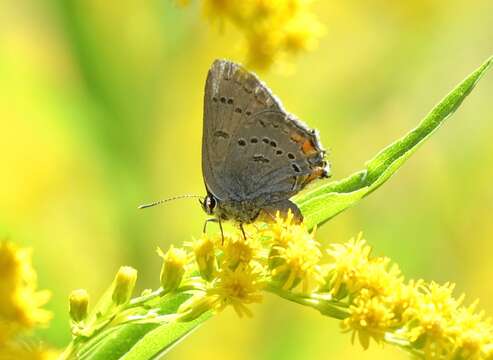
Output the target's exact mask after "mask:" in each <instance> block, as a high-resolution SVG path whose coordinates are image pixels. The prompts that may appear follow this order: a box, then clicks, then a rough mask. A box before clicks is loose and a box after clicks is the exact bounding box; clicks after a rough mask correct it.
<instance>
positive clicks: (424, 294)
mask: <svg viewBox="0 0 493 360" xmlns="http://www.w3.org/2000/svg"><path fill="white" fill-rule="evenodd" d="M245 229H246V238H244V237H243V234H242V232H241V231H240V230H234V229H232V230H229V231H228V232H225V233H224V237H223V236H221V234H217V235H212V236H211V235H206V234H204V235H203V236H202V237H201V238H200V239H198V240H196V241H195V242H193V243H191V244H187V245H186V246H185V247H184V248H183V249H179V251H180V253H181V255H180V257H179V258H180V259H182V262H181V264H182V267H181V269H180V270H178V269H177V270H176V274H175V273H173V274H170V275H169V281H170V282H172V283H173V285H174V286H173V288H174V289H175V291H180V289H183V291H185V292H188V293H189V294H190V295H191V297H190V298H189V300H188V301H186V302H185V303H183V304H182V306H181V307H180V308H179V310H178V315H177V318H178V320H181V321H189V320H192V319H195V318H197V317H198V316H200V315H201V314H203V313H204V312H206V311H211V310H212V311H221V310H223V309H224V308H226V307H228V306H231V307H232V308H233V309H234V310H235V311H236V313H237V314H238V315H239V316H240V317H241V316H244V315H246V316H251V315H252V312H251V310H250V308H249V305H250V304H252V303H258V302H261V301H262V292H263V291H270V292H273V293H275V294H277V295H279V296H282V297H284V298H286V299H288V300H290V301H294V302H297V303H300V304H303V305H306V306H310V307H313V308H315V309H317V310H319V311H320V312H321V313H322V314H324V315H327V316H331V317H335V318H338V319H341V327H342V331H343V332H349V333H351V334H352V338H353V341H354V340H355V339H358V340H359V342H360V343H361V345H362V346H363V347H364V348H365V349H366V348H368V346H369V345H370V341H371V339H373V340H374V341H375V342H377V343H390V344H394V345H397V346H399V347H402V348H403V349H405V350H408V351H410V352H412V353H415V354H418V355H420V356H421V357H423V358H425V359H493V327H492V325H491V323H490V320H488V319H484V315H483V313H477V312H476V311H475V309H476V303H474V304H473V305H471V306H469V307H465V306H463V299H464V297H463V296H461V297H459V298H454V297H453V295H452V291H453V289H454V286H453V285H451V284H445V285H439V284H436V283H434V282H431V283H426V282H424V281H422V280H419V281H405V279H404V277H403V276H402V274H401V272H400V270H399V268H398V266H397V265H395V264H392V263H391V261H390V259H388V258H385V257H371V254H370V253H371V248H370V247H369V246H368V245H367V244H366V242H365V241H364V240H362V239H361V237H358V238H357V239H353V240H351V241H349V242H348V243H346V244H332V245H330V246H329V247H328V248H327V249H323V248H322V247H321V245H320V243H318V242H317V241H316V240H315V238H314V232H309V231H308V230H307V229H306V227H305V226H304V225H303V224H301V225H298V224H294V223H293V217H292V215H291V214H288V216H287V217H286V218H282V217H279V216H278V217H277V218H276V221H275V222H273V223H256V224H255V225H251V226H247V227H246V228H245ZM177 251H178V250H177V249H176V248H171V249H170V252H169V253H168V254H169V255H163V256H164V258H166V257H169V258H175V257H176V256H171V253H173V254H176V253H177ZM185 254H189V255H185ZM185 259H187V260H185ZM166 266H167V265H166V261H165V262H164V265H163V268H165V267H166ZM185 269H186V270H185ZM177 277H178V278H179V285H177V284H176V282H177ZM161 281H162V286H163V288H166V289H167V288H170V287H169V286H168V284H167V281H168V280H167V278H166V277H162V278H161Z"/></svg>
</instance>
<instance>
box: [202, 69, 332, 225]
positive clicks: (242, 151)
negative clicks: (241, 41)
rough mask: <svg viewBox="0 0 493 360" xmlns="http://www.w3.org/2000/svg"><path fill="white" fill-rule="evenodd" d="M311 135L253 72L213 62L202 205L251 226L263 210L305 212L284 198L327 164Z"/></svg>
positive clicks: (204, 140) (207, 96)
mask: <svg viewBox="0 0 493 360" xmlns="http://www.w3.org/2000/svg"><path fill="white" fill-rule="evenodd" d="M324 153H325V151H324V150H323V148H322V145H321V143H320V140H319V137H318V133H317V131H316V130H312V129H310V128H308V127H307V126H306V125H305V124H304V123H303V122H301V121H300V120H298V119H297V118H296V117H295V116H293V115H291V114H289V113H288V112H286V111H285V110H284V108H283V107H282V105H281V102H280V101H279V100H278V99H277V98H276V97H275V96H274V95H273V94H272V92H271V91H270V90H269V89H268V88H267V86H266V85H265V84H264V83H262V82H261V81H260V80H259V79H258V78H257V77H256V76H255V75H254V74H253V73H251V72H248V71H247V70H245V69H244V68H243V67H242V66H240V65H238V64H235V63H233V62H231V61H227V60H216V61H214V63H213V64H212V67H211V69H210V70H209V73H208V76H207V81H206V85H205V97H204V127H203V137H202V173H203V176H204V182H205V187H206V190H207V195H206V197H205V198H204V201H203V202H202V206H203V208H204V210H205V212H206V213H207V214H209V215H213V216H214V217H215V218H214V219H211V220H213V221H219V223H221V220H233V221H235V222H238V223H239V224H240V227H242V224H244V223H251V222H253V221H254V220H255V219H257V218H258V217H259V215H260V214H261V213H262V212H265V213H267V214H270V215H272V214H276V212H277V211H279V212H280V213H286V212H287V211H288V210H289V209H290V210H291V211H292V212H293V214H294V215H295V218H296V219H297V220H299V221H301V220H302V215H301V212H300V210H299V209H298V207H297V206H296V205H295V204H294V203H293V202H291V201H290V200H289V198H290V197H291V196H293V195H295V194H296V193H298V192H299V191H300V190H301V189H303V188H304V187H305V186H306V185H307V184H308V183H310V182H311V181H313V180H315V179H318V178H323V177H327V176H328V175H329V166H328V164H327V163H326V161H325V160H324Z"/></svg>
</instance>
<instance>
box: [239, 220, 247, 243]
mask: <svg viewBox="0 0 493 360" xmlns="http://www.w3.org/2000/svg"><path fill="white" fill-rule="evenodd" d="M240 229H241V233H242V234H243V240H245V241H246V239H247V238H246V234H245V229H243V223H240Z"/></svg>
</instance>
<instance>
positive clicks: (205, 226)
mask: <svg viewBox="0 0 493 360" xmlns="http://www.w3.org/2000/svg"><path fill="white" fill-rule="evenodd" d="M210 222H215V223H218V224H219V230H221V239H222V240H221V244H224V231H223V224H222V222H221V220H220V219H218V218H209V219H207V220H206V221H205V222H204V228H203V229H202V233H204V234H205V232H206V230H207V224H208V223H210Z"/></svg>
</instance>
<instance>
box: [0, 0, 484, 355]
mask: <svg viewBox="0 0 493 360" xmlns="http://www.w3.org/2000/svg"><path fill="white" fill-rule="evenodd" d="M314 9H315V12H316V13H317V15H318V16H319V18H320V21H321V22H322V23H323V24H324V25H325V26H326V28H327V33H326V35H325V36H324V37H323V38H322V40H321V42H320V45H319V47H318V48H317V49H316V50H315V51H313V52H311V53H308V54H302V55H301V56H300V57H299V58H297V59H296V60H294V59H293V64H294V65H295V67H294V69H295V70H294V71H293V72H292V73H290V74H286V73H282V72H279V71H276V69H272V71H270V72H268V73H264V74H261V76H262V78H263V79H264V80H265V81H266V82H267V83H268V84H269V86H270V87H271V88H272V89H273V91H274V92H275V93H276V94H277V95H278V96H279V97H280V98H281V99H282V101H283V103H284V105H285V107H286V108H287V109H288V110H289V111H290V112H293V113H294V114H297V115H298V116H299V117H300V118H302V119H304V120H305V121H306V122H308V123H309V124H310V125H311V126H312V127H316V128H318V129H319V130H320V132H321V137H322V141H323V143H324V144H325V145H326V147H328V148H330V150H331V151H330V161H331V163H332V165H333V173H334V178H336V179H337V178H341V177H343V176H345V175H348V174H349V173H351V172H352V171H355V170H358V169H360V168H361V167H362V164H363V163H364V161H365V160H367V159H369V158H370V157H371V156H373V155H374V154H375V153H376V152H377V151H378V150H379V149H380V148H381V147H383V146H384V145H386V144H388V143H389V142H391V141H393V140H394V139H396V138H397V137H399V136H401V135H402V134H404V133H405V132H406V131H407V130H408V129H410V128H412V127H413V126H414V125H416V124H417V121H418V120H419V119H421V118H422V117H423V116H424V115H425V114H426V113H427V112H428V111H429V110H430V109H431V107H432V106H433V105H434V104H435V103H436V102H437V101H438V100H439V99H441V98H442V97H443V96H444V95H445V94H446V93H447V92H448V91H449V90H451V89H452V87H453V86H454V85H455V84H457V83H458V82H459V81H460V80H462V79H463V78H464V77H465V76H466V75H467V74H468V73H469V72H471V71H472V70H473V69H475V68H476V67H477V66H478V65H479V64H480V63H481V62H482V61H483V60H485V59H486V58H487V57H488V56H489V55H491V54H492V53H493V2H492V1H491V0H469V1H465V0H448V1H444V0H443V1H442V0H432V1H426V0H418V1H383V0H375V1H368V2H365V1H357V0H350V1H338V2H332V1H319V2H316V3H315V4H314ZM240 39H241V35H240V34H239V33H238V31H237V30H235V29H234V28H232V27H230V26H226V27H225V28H224V29H223V31H220V30H219V29H218V27H214V26H212V27H211V26H210V25H209V24H208V23H207V21H206V20H204V18H203V16H202V14H201V9H200V4H199V3H198V2H197V1H195V2H192V4H191V5H190V6H188V7H186V8H179V7H177V6H175V5H174V4H173V3H172V2H170V1H168V0H161V1H137V0H124V1H120V2H112V1H99V0H86V1H67V0H59V1H54V0H44V1H39V0H3V1H0V169H1V173H0V236H1V237H6V238H8V239H11V240H13V241H15V242H17V243H20V244H22V245H26V246H31V247H33V249H34V264H35V267H36V268H37V270H38V275H39V284H40V287H41V288H46V289H50V290H51V291H52V293H53V298H52V300H51V301H50V303H49V309H50V310H52V311H53V312H54V315H55V317H54V320H53V321H52V324H51V326H50V328H49V329H44V330H41V331H40V332H39V336H40V337H41V338H42V339H45V340H46V341H48V342H50V343H52V344H54V345H55V346H58V347H62V346H64V345H65V344H66V343H67V342H68V340H69V328H68V316H67V304H66V303H67V295H68V293H69V291H70V290H72V289H74V288H80V287H83V288H86V289H88V290H89V291H90V293H91V295H92V299H93V300H96V299H97V297H98V296H99V295H100V294H101V292H102V291H103V289H104V288H105V287H106V286H107V285H108V284H109V283H110V282H111V280H112V278H113V276H114V274H115V272H116V270H117V269H118V267H119V266H120V265H124V264H125V265H131V266H133V267H135V268H137V269H138V270H139V282H138V286H139V291H140V290H142V289H144V288H148V287H153V288H156V287H157V286H158V276H159V269H160V265H161V264H160V259H159V258H158V257H157V256H156V254H155V248H156V246H157V245H159V246H161V247H163V248H166V247H167V246H169V245H170V244H175V245H179V244H181V243H182V242H183V241H187V240H190V239H191V237H192V236H198V235H199V234H200V232H201V229H202V224H203V221H204V219H205V215H204V214H203V213H202V210H201V208H200V206H199V204H198V203H196V201H195V200H182V201H176V202H173V203H169V204H167V205H166V206H162V207H159V208H154V209H152V210H147V211H139V210H137V205H139V204H141V203H144V202H149V201H152V200H156V199H159V198H162V197H168V196H173V195H177V194H183V193H197V194H203V193H204V188H203V180H202V175H201V168H200V156H201V131H202V97H203V87H204V80H205V76H206V73H207V70H208V67H209V66H210V64H211V63H212V61H213V59H215V58H218V57H226V58H231V59H234V60H237V61H241V60H242V58H241V56H240V55H239V52H238V50H237V47H236V44H237V43H238V42H239V41H240ZM492 75H493V74H489V75H488V76H487V78H486V79H485V80H484V82H482V83H481V84H480V86H479V87H478V88H477V89H476V90H475V91H474V93H473V94H472V95H471V96H470V98H468V100H467V101H466V103H465V104H464V106H463V107H462V108H461V109H460V111H459V112H458V113H457V114H456V115H455V116H454V118H453V119H452V121H450V122H449V123H447V124H446V126H445V127H444V128H443V129H441V130H440V131H439V132H438V134H437V135H435V136H434V138H433V139H432V140H431V142H429V143H427V144H426V145H425V146H424V147H423V148H422V149H420V150H419V151H418V152H417V154H416V155H415V156H414V157H413V158H412V159H411V160H410V161H409V162H408V163H407V164H406V165H405V166H404V167H403V169H402V170H400V171H399V173H398V174H397V175H396V176H395V177H394V178H393V179H392V180H391V181H390V182H389V183H388V184H387V185H385V186H384V187H383V188H381V189H380V190H379V191H378V192H376V193H375V194H373V195H372V196H370V197H369V198H368V199H365V200H364V201H363V202H362V203H361V204H360V205H359V206H357V207H355V208H353V209H350V210H348V211H347V212H345V213H344V214H342V215H340V216H338V217H337V218H336V219H334V220H333V221H331V222H330V223H327V224H326V225H324V226H323V227H322V228H320V230H319V239H320V240H322V241H324V242H326V243H328V242H334V241H337V242H341V241H345V240H348V239H349V238H350V237H352V236H354V235H355V234H357V233H358V232H359V231H361V230H362V231H364V234H365V236H366V238H367V239H368V241H369V243H370V244H371V245H372V246H373V247H374V249H375V252H376V253H377V254H379V255H382V254H385V255H387V256H389V257H391V258H392V259H393V260H395V261H396V262H397V263H399V264H400V266H401V268H402V270H403V272H404V274H405V275H406V276H408V277H410V278H424V279H426V280H436V281H439V282H445V281H452V282H456V283H457V284H458V285H457V289H458V293H460V292H466V293H467V294H468V300H469V301H472V300H474V299H475V298H480V299H481V306H482V307H484V308H485V309H486V311H487V312H488V313H489V314H493V287H492V286H491V279H492V277H493V265H492V262H491V255H492V253H493V242H492V241H491V239H492V234H493V222H492V221H491V214H492V212H493V189H492V187H491V182H492V181H491V179H492V178H493V141H492V134H493V108H492V104H493V103H492V99H493V76H492ZM252 308H253V310H254V312H255V317H254V318H253V319H252V320H239V319H238V318H237V317H236V315H235V314H234V313H233V311H231V310H230V309H228V310H226V311H225V312H224V313H221V314H220V315H218V316H216V317H215V318H213V319H212V320H210V321H208V323H206V324H205V325H204V326H203V327H201V328H200V329H198V330H197V331H196V332H195V333H193V334H192V335H191V336H190V337H189V338H188V339H187V340H185V341H184V342H182V343H181V344H179V345H178V346H177V347H176V348H175V349H174V350H173V351H172V352H171V353H170V355H169V357H168V358H170V359H188V358H195V357H197V356H199V355H200V356H202V357H203V358H208V357H210V358H221V359H227V358H228V359H254V358H255V359H293V360H294V359H326V358H338V359H356V358H357V359H377V358H378V359H405V358H407V355H406V354H402V353H400V352H399V351H397V350H395V349H392V348H390V347H387V348H386V349H384V350H382V348H380V347H379V346H371V347H370V350H369V351H367V352H363V351H362V350H361V348H360V347H359V346H350V337H349V336H348V335H342V334H340V330H339V327H338V324H337V322H336V321H334V320H331V319H326V318H322V317H321V316H320V315H319V314H317V313H316V312H315V311H313V310H309V309H304V308H302V307H300V306H298V305H294V304H290V303H287V302H285V301H282V300H280V299H277V298H274V297H272V296H267V297H266V299H265V302H264V303H263V304H261V305H254V306H253V307H252Z"/></svg>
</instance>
